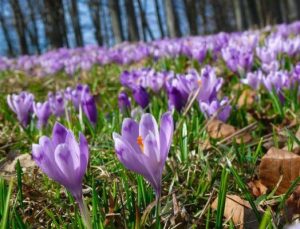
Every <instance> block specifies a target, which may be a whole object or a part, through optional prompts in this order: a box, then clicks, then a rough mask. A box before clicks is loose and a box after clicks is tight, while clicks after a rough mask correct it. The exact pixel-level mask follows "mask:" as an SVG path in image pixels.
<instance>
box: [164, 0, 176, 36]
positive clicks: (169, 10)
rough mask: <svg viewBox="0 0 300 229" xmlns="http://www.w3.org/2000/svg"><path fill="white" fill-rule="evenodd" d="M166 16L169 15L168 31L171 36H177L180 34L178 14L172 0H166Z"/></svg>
mask: <svg viewBox="0 0 300 229" xmlns="http://www.w3.org/2000/svg"><path fill="white" fill-rule="evenodd" d="M165 8H166V16H167V25H168V32H169V36H170V37H176V36H178V34H179V28H178V26H177V25H176V24H177V23H176V21H175V20H176V18H175V17H176V16H175V12H174V7H173V3H172V0H165Z"/></svg>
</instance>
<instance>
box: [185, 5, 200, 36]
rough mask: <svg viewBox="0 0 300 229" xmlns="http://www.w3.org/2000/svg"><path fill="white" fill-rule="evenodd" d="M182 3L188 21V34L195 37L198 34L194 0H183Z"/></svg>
mask: <svg viewBox="0 0 300 229" xmlns="http://www.w3.org/2000/svg"><path fill="white" fill-rule="evenodd" d="M184 3H185V9H186V14H187V18H188V21H189V28H190V33H191V34H192V35H196V34H197V33H198V27H197V8H196V0H184Z"/></svg>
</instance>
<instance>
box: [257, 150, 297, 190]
mask: <svg viewBox="0 0 300 229" xmlns="http://www.w3.org/2000/svg"><path fill="white" fill-rule="evenodd" d="M299 174H300V156H298V155H296V154H294V153H291V152H288V151H285V150H281V149H277V148H274V147H273V148H271V149H269V150H268V152H267V154H266V155H265V156H263V158H262V160H261V163H260V165H259V178H260V180H261V182H262V184H264V185H265V186H266V187H268V188H269V189H274V188H275V187H276V185H278V188H277V190H276V194H278V195H280V194H283V193H285V192H286V191H287V190H288V188H289V187H290V185H291V183H292V182H293V181H294V180H295V179H296V178H298V176H299ZM281 176H282V178H281ZM280 179H282V180H281V182H280V183H278V182H279V181H280Z"/></svg>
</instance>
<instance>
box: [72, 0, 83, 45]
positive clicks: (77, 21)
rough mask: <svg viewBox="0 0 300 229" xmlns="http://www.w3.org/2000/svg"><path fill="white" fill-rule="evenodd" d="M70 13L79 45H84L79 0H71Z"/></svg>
mask: <svg viewBox="0 0 300 229" xmlns="http://www.w3.org/2000/svg"><path fill="white" fill-rule="evenodd" d="M69 13H70V16H71V21H72V26H73V30H74V34H75V40H76V45H77V46H83V38H82V32H81V26H80V18H79V12H78V6H77V0H70V2H69Z"/></svg>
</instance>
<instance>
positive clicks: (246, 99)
mask: <svg viewBox="0 0 300 229" xmlns="http://www.w3.org/2000/svg"><path fill="white" fill-rule="evenodd" d="M255 96H256V93H255V91H253V90H250V89H245V90H244V91H243V92H242V94H241V95H240V97H239V99H238V102H237V105H238V107H251V106H252V105H253V103H254V102H255Z"/></svg>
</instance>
